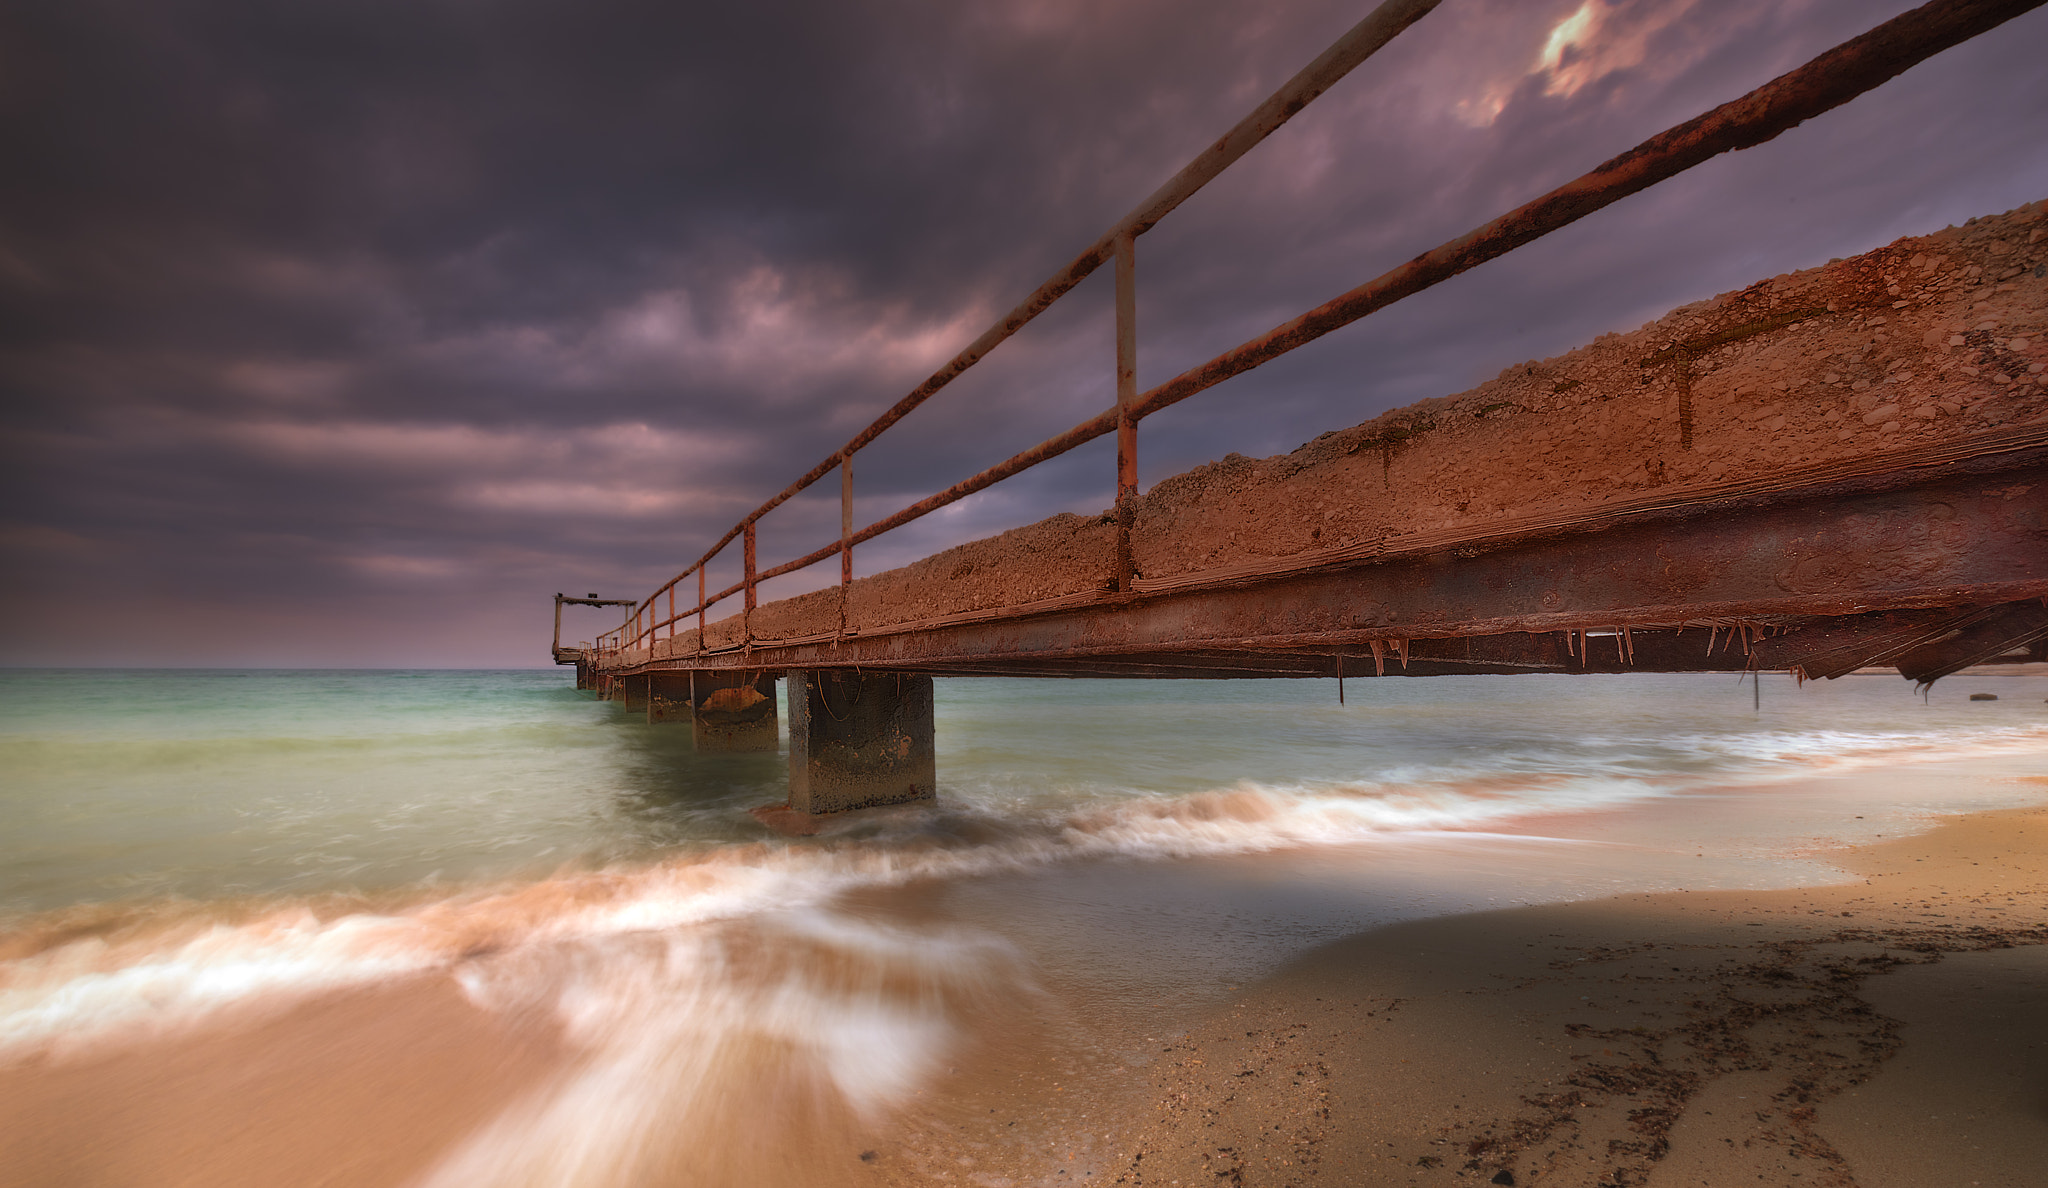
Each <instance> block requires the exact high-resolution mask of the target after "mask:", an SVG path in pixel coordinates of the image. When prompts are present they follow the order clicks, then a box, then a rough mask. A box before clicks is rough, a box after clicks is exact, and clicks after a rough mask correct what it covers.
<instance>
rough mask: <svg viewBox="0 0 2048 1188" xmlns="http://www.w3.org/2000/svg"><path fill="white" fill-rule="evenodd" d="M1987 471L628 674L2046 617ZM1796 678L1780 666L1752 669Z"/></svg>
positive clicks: (1168, 670) (1520, 659) (976, 665)
mask: <svg viewBox="0 0 2048 1188" xmlns="http://www.w3.org/2000/svg"><path fill="white" fill-rule="evenodd" d="M1998 462H1999V464H2000V468H1999V469H1997V470H1993V471H1990V472H1988V473H1967V472H1965V473H1953V472H1951V473H1947V474H1945V475H1940V476H1935V477H1922V478H1919V479H1918V480H1917V481H1910V480H1913V476H1894V482H1893V485H1891V486H1888V487H1881V488H1880V489H1869V488H1870V487H1871V486H1872V485H1873V484H1872V483H1871V481H1870V480H1861V481H1860V483H1859V487H1860V489H1845V488H1844V487H1841V486H1837V487H1821V488H1817V489H1813V490H1808V491H1803V492H1780V493H1776V494H1774V495H1771V496H1759V497H1757V498H1756V499H1753V500H1750V501H1748V502H1746V503H1744V502H1742V501H1729V502H1728V503H1726V504H1723V505H1719V506H1707V507H1700V506H1691V507H1687V508H1684V509H1682V510H1678V511H1673V512H1669V513H1662V514H1660V513H1655V512H1644V513H1639V514H1637V515H1634V516H1632V517H1627V518H1624V519H1618V520H1616V521H1613V522H1608V523H1604V524H1601V523H1594V524H1587V525H1580V526H1578V527H1577V528H1575V529H1573V530H1570V531H1553V532H1548V533H1544V534H1541V535H1534V536H1529V537H1523V538H1519V539H1514V538H1510V539H1501V540H1496V541H1491V542H1488V543H1486V544H1483V545H1467V546H1460V547H1456V548H1451V549H1445V550H1442V551H1438V552H1431V553H1423V554H1419V555H1406V556H1402V557H1399V558H1396V559H1392V560H1379V561H1374V560H1367V561H1362V562H1359V563H1357V564H1355V565H1351V566H1348V567H1342V568H1333V569H1327V570H1322V571H1317V572H1312V573H1302V574H1294V575H1288V576H1281V577H1276V578H1270V579H1263V580H1250V581H1244V582H1237V583H1230V584H1225V585H1221V586H1218V587H1214V588H1208V589H1193V590H1185V591H1175V592H1172V593H1166V594H1158V595H1119V594H1116V593H1114V592H1109V591H1106V592H1104V593H1103V594H1102V595H1100V596H1099V597H1098V598H1097V599H1096V600H1095V601H1094V602H1093V603H1090V604H1088V605H1082V606H1075V607H1069V608H1065V609H1061V610H1058V611H1053V612H1049V613H1043V614H1035V615H1027V616H1020V617H1017V618H1014V619H1008V620H997V621H988V622H978V623H968V624H959V625H952V626H938V627H932V628H929V629H921V630H906V631H901V632H897V633H892V634H884V635H864V636H852V637H848V638H842V639H834V640H824V641H813V642H804V643H795V644H777V643H773V642H766V641H756V642H755V643H754V644H753V645H752V646H751V647H749V648H745V649H736V650H733V651H730V652H726V653H710V654H706V655H703V656H696V657H688V658H683V659H669V660H662V661H659V662H655V663H647V662H646V661H645V660H644V658H642V660H641V662H640V663H638V664H634V665H632V666H631V667H632V670H634V671H647V670H651V669H664V668H667V669H686V668H696V669H718V668H753V669H778V670H779V669H794V668H806V669H809V668H818V669H832V668H852V667H860V668H870V669H884V670H890V669H893V670H898V671H925V672H938V671H944V672H959V673H964V672H976V673H985V674H995V673H1010V674H1014V675H1054V674H1066V675H1081V674H1082V673H1083V672H1084V671H1086V672H1092V673H1098V674H1104V675H1108V674H1112V673H1115V674H1128V675H1153V676H1162V677H1165V676H1177V675H1190V676H1217V675H1288V676H1308V675H1335V671H1334V670H1333V669H1332V668H1331V664H1332V663H1334V658H1336V657H1339V656H1356V655H1358V654H1361V652H1360V650H1361V649H1370V648H1372V647H1373V646H1374V645H1375V643H1377V644H1379V645H1381V646H1383V647H1386V646H1392V644H1393V641H1416V645H1415V646H1413V650H1411V651H1410V653H1409V656H1410V659H1411V662H1412V661H1413V660H1414V659H1416V658H1429V659H1432V660H1442V661H1450V660H1454V659H1456V660H1460V661H1472V662H1478V661H1486V662H1489V663H1493V662H1497V663H1499V664H1528V663H1538V662H1539V661H1538V660H1535V659H1531V658H1530V656H1529V655H1525V654H1522V653H1513V654H1510V653H1506V652H1500V653H1489V652H1487V651H1486V650H1485V648H1486V645H1479V644H1471V645H1461V646H1463V647H1465V648H1466V649H1467V650H1466V651H1464V652H1462V653H1458V654H1453V653H1446V652H1443V651H1442V650H1441V649H1440V648H1438V647H1436V646H1434V645H1431V646H1419V645H1420V641H1425V640H1467V639H1471V638H1472V637H1489V636H1508V635H1516V634H1549V635H1553V636H1555V638H1557V639H1558V640H1562V639H1563V638H1564V635H1563V633H1565V632H1584V631H1602V632H1604V631H1617V630H1621V629H1624V628H1626V629H1629V630H1630V631H1631V632H1635V633H1637V634H1638V635H1640V631H1641V630H1642V629H1672V628H1678V627H1681V626H1684V625H1687V624H1693V625H1697V626H1699V627H1701V628H1709V627H1711V629H1713V630H1716V631H1718V630H1719V629H1720V627H1722V626H1729V627H1735V626H1736V625H1738V624H1748V625H1753V626H1754V627H1756V628H1758V629H1760V628H1761V627H1763V626H1770V627H1774V628H1782V627H1786V626H1791V625H1800V624H1810V623H1812V622H1814V621H1816V620H1822V619H1828V618H1837V617H1848V616H1863V615H1867V614H1870V613H1872V612H1884V611H1902V610H1912V609H1924V608H1958V607H1972V606H1988V605H1993V604H1999V603H2009V602H2014V601H2018V600H2023V599H2029V598H2043V597H2048V457H2044V456H2042V455H2041V453H2040V452H2039V451H2036V452H2032V453H2029V454H2027V455H2024V456H2020V457H2008V458H2004V459H2000V460H1998ZM1979 464H1988V463H1983V462H1981V461H1980V463H1979ZM1739 629H1740V630H1744V631H1748V630H1751V629H1752V628H1751V627H1747V626H1746V627H1741V628H1739ZM1592 638H1594V639H1595V640H1597V639H1599V638H1603V637H1601V636H1594V637H1592ZM1649 638H1651V639H1652V640H1653V642H1652V643H1650V644H1649V645H1648V646H1649V648H1650V650H1649V651H1648V652H1646V651H1644V650H1643V649H1642V648H1641V647H1639V648H1638V650H1637V651H1636V653H1635V655H1634V658H1633V663H1632V664H1630V663H1627V662H1626V661H1627V657H1626V656H1622V657H1620V659H1621V660H1622V661H1623V666H1624V667H1633V668H1639V669H1640V668H1656V667H1660V666H1665V665H1664V662H1663V661H1661V660H1659V659H1658V658H1657V657H1659V656H1661V655H1663V653H1662V652H1661V651H1660V650H1658V649H1660V648H1661V647H1662V645H1661V644H1660V643H1656V642H1654V640H1655V639H1656V638H1657V637H1655V636H1651V637H1649ZM1546 646H1547V645H1546ZM1558 646H1563V645H1562V644H1559V645H1558ZM1593 646H1595V647H1597V646H1599V645H1597V644H1595V645H1593ZM1472 647H1478V648H1479V649H1480V650H1479V651H1477V652H1474V651H1471V650H1470V648H1472ZM1543 655H1544V656H1546V657H1549V658H1547V659H1541V660H1540V663H1542V664H1545V665H1554V666H1556V667H1558V668H1560V669H1561V670H1586V671H1593V670H1597V669H1596V668H1593V667H1589V666H1588V665H1587V664H1584V663H1581V664H1578V665H1576V666H1575V665H1573V664H1568V663H1564V662H1562V661H1557V660H1556V658H1555V657H1554V656H1550V654H1549V653H1547V652H1546V653H1544V654H1543ZM1672 656H1673V657H1677V656H1678V653H1677V652H1673V653H1672ZM1569 658H1570V657H1569V656H1567V659H1569ZM1593 659H1594V660H1598V659H1599V655H1598V653H1597V652H1596V653H1594V655H1593ZM1796 662H1797V661H1796V659H1792V658H1785V657H1773V660H1772V662H1771V663H1769V664H1767V665H1766V666H1767V667H1789V666H1790V665H1791V664H1793V663H1796ZM1746 663H1747V662H1745V664H1746ZM1817 663H1818V662H1817ZM1671 664H1673V665H1677V666H1678V667H1680V668H1681V669H1692V668H1700V667H1708V668H1718V667H1723V666H1724V664H1712V665H1702V664H1693V663H1690V662H1686V663H1683V664H1679V662H1678V660H1677V659H1673V660H1672V661H1671ZM1743 666H1745V665H1736V667H1738V668H1740V667H1743ZM1461 670H1463V671H1472V670H1475V669H1461ZM1489 670H1490V669H1489ZM1446 671H1448V670H1446ZM1347 675H1348V671H1347ZM1813 675H1824V674H1822V673H1818V672H1816V673H1814V674H1813Z"/></svg>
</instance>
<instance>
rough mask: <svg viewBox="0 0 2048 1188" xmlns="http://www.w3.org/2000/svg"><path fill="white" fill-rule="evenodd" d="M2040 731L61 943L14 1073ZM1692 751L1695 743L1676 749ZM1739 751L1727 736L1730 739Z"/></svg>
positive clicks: (1038, 821) (857, 831) (1815, 745)
mask: <svg viewBox="0 0 2048 1188" xmlns="http://www.w3.org/2000/svg"><path fill="white" fill-rule="evenodd" d="M2042 742H2043V737H2042V734H2041V732H2039V731H2037V730H2032V729H2019V730H2009V731H2004V732H1980V733H1978V734H1977V735H1975V736H1973V737H1971V738H1969V739H1967V740H1957V739H1946V740H1935V741H1930V740H1928V739H1925V738H1916V737H1910V736H1909V737H1897V738H1891V737H1886V738H1873V737H1871V736H1868V735H1858V736H1845V737H1842V738H1828V737H1811V736H1799V737H1794V738H1785V739H1757V740H1750V741H1749V742H1748V743H1746V744H1745V745H1746V746H1750V747H1751V748H1753V750H1754V752H1755V754H1754V757H1753V760H1752V763H1751V764H1750V765H1749V767H1748V768H1747V769H1745V770H1741V771H1739V772H1731V771H1730V770H1728V769H1727V767H1726V765H1717V769H1716V770H1713V771H1712V772H1710V773H1704V774H1703V775H1701V776H1696V777H1691V778H1685V777H1679V776H1675V775H1673V774H1671V773H1670V772H1669V771H1665V772H1661V773H1659V772H1655V771H1651V772H1650V773H1647V774H1627V773H1626V772H1625V771H1623V770H1619V769H1620V768H1622V767H1624V766H1625V765H1620V764H1612V765H1608V767H1609V770H1608V771H1606V772H1604V773H1593V774H1589V773H1586V772H1583V771H1582V772H1579V773H1567V772H1563V771H1552V772H1541V771H1537V772H1524V773H1504V772H1501V771H1498V770H1494V771H1491V772H1486V773H1483V774H1476V775H1472V776H1469V777H1465V778H1458V779H1437V780H1434V781H1415V782H1407V783H1401V782H1386V781H1370V782H1367V781H1360V782H1351V783H1322V784H1296V785H1293V786H1262V785H1259V784H1254V783H1244V784H1240V785H1238V786H1236V787H1232V788H1228V789H1220V790H1214V791H1209V792H1201V793H1195V794H1191V795H1183V796H1158V795H1150V796H1148V795H1136V794H1129V793H1126V794H1124V795H1121V796H1112V795H1104V794H1097V795H1094V796H1091V797H1086V798H1083V801H1082V803H1079V804H1072V803H1069V804H1067V805H1066V806H1063V807H1050V806H1048V805H1046V804H1044V803H1042V802H1041V803H1038V804H1032V803H1029V802H1024V803H1019V802H1017V801H1016V800H1015V799H1013V798H1007V797H1002V796H991V795H985V794H984V795H981V796H976V795H973V794H972V793H969V794H965V795H961V796H957V797H949V803H946V804H945V805H944V806H943V807H940V808H937V809H930V808H912V809H905V810H901V811H897V812H894V813H884V814H878V815H875V816H872V817H869V818H867V819H865V820H862V821H858V822H853V823H848V824H845V825H841V826H837V827H836V830H837V832H836V835H828V836H826V837H823V838H819V839H815V840H813V841H810V842H801V843H786V842H779V841H778V842H768V843H747V844H738V845H727V846H722V847H713V848H710V849H709V850H705V851H699V852H697V853H694V854H691V855H688V856H682V857H675V858H670V859H666V860H660V861H653V862H646V863H640V864H633V865H627V866H620V867H616V868H613V869H609V870H604V871H598V872H577V873H564V874H559V875H557V876H555V877H553V878H548V879H542V880H537V881H535V882H532V883H527V884H523V885H515V886H510V887H504V888H499V889H492V890H483V889H478V890H471V891H466V892H462V893H459V894H456V895H452V896H440V897H435V898H430V899H423V900H421V901H419V902H416V903H415V904H413V905H412V906H410V907H406V908H403V909H400V910H393V911H387V912H381V913H371V912H354V913H348V914H340V915H329V916H325V917H323V916H320V915H317V914H316V913H315V912H314V910H312V908H310V907H309V906H307V904H305V903H302V902H292V901H284V902H281V903H279V904H278V905H277V906H276V907H275V908H274V909H272V910H270V911H267V912H260V913H258V914H257V915H256V916H255V917H254V918H253V919H247V920H243V921H241V922H236V923H228V922H210V921H209V920H208V918H207V913H208V910H209V909H207V908H206V907H205V906H203V905H195V906H194V907H193V909H192V915H191V917H190V918H189V919H187V920H185V921H182V922H181V923H180V924H179V925H177V926H175V927H168V928H160V929H154V930H151V929H142V930H136V931H134V932H133V934H119V933H117V934H116V939H102V938H101V937H97V936H94V937H87V938H85V939H79V940H71V941H67V942H61V943H55V944H51V945H48V946H47V947H44V948H43V949H42V950H41V951H40V952H37V953H35V954H34V955H32V956H27V957H22V958H18V959H15V960H12V961H7V962H4V963H0V1055H4V1054H15V1055H19V1054H22V1053H24V1052H30V1051H42V1052H49V1053H57V1052H61V1051H64V1050H69V1049H73V1048H77V1047H79V1046H82V1045H89V1044H92V1043H94V1042H96V1041H98V1040H100V1039H103V1038H109V1037H115V1036H120V1035H128V1034H136V1033H148V1032H157V1031H164V1030H168V1029H176V1028H180V1027H187V1026H191V1025H193V1024H196V1023H199V1022H203V1021H205V1020H208V1019H211V1018H214V1017H216V1016H218V1015H219V1014H220V1013H221V1012H223V1011H229V1010H234V1009H247V1008H248V1007H250V1006H252V1005H261V1006H264V1007H266V1008H269V1007H277V1006H280V1005H283V1004H287V1003H289V1002H291V1001H295V1000H298V999H301V998H303V997H305V996H307V995H310V994H317V993H321V992H325V991H331V990H337V989H342V988H346V987H350V986H358V985H364V984H369V983H375V982H380V981H385V980H388V979H391V978H395V977H403V976H416V975H420V974H426V973H434V972H450V973H460V974H461V976H463V977H473V976H474V974H473V972H472V971H473V969H474V968H475V964H476V962H475V959H474V955H475V954H476V953H478V952H489V953H494V954H495V953H502V952H507V951H515V950H527V951H536V952H537V951H557V950H563V949H564V947H565V946H566V947H573V946H574V945H577V944H580V943H588V942H592V941H594V940H597V939H600V938H606V937H620V936H631V935H636V934H663V933H668V932H672V931H675V930H685V929H690V928H693V927H698V926H704V925H708V924H713V923H716V922H719V921H730V920H738V919H744V918H749V917H753V916H757V915H759V914H761V913H763V912H772V911H781V910H786V909H791V908H800V907H805V906H813V907H814V906H818V905H823V904H826V903H829V901H830V900H832V899H833V898H834V897H836V896H838V895H840V894H843V893H845V892H847V891H849V890H853V889H856V888H859V887H863V886H880V885H892V884H901V883H905V882H908V881H911V880H917V879H955V878H970V877H975V876H981V875H990V874H997V873H1003V872H1014V871H1025V870H1030V869H1034V868H1042V867H1046V866H1049V865H1053V864H1057V863H1062V862H1073V861H1083V860H1102V859H1131V860H1162V859H1176V858H1195V857H1211V856H1221V855H1229V854H1243V853H1254V852H1260V851H1266V850H1273V849H1280V848H1292V847H1314V846H1329V845H1347V844H1356V843H1360V842H1370V841H1381V842H1392V841H1396V840H1397V839H1398V838H1400V837H1401V836H1404V835H1434V834H1439V833H1442V832H1444V831H1458V832H1464V833H1486V832H1490V831H1491V830H1493V829H1494V828H1497V827H1498V826H1500V825H1501V824H1503V823H1506V822H1509V821H1511V820H1513V819H1515V818H1517V817H1525V816H1528V815H1531V814H1557V813H1572V812H1580V811H1589V810H1600V809H1609V808H1615V807H1619V806H1622V805H1626V804H1628V803H1631V802H1638V801H1643V800H1648V799H1654V798H1660V797H1668V796H1672V795H1676V794H1682V793H1683V792H1685V791H1686V790H1687V789H1688V788H1689V787H1695V786H1698V785H1700V784H1701V783H1702V782H1706V781H1708V780H1710V781H1711V782H1712V783H1715V784H1726V783H1730V782H1741V781H1743V780H1748V781H1763V780H1768V779H1773V778H1777V779H1782V778H1784V776H1785V775H1786V774H1787V773H1788V772H1799V771H1811V770H1813V769H1814V768H1815V767H1832V768H1837V769H1839V768H1842V767H1849V766H1867V765H1876V764H1896V763H1899V762H1902V761H1908V760H1933V759H1940V758H1948V757H1952V756H1953V755H1954V754H1955V753H1956V752H1958V751H1961V752H1964V753H1970V754H1986V753H1996V752H1999V751H2019V750H2026V749H2038V748H2039V747H2040V746H2041V745H2042ZM1674 745H1676V746H1683V743H1682V742H1681V743H1675V744H1674ZM1714 745H1715V746H1717V747H1721V748H1724V749H1725V747H1726V746H1727V740H1725V739H1722V740H1715V744H1714Z"/></svg>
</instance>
